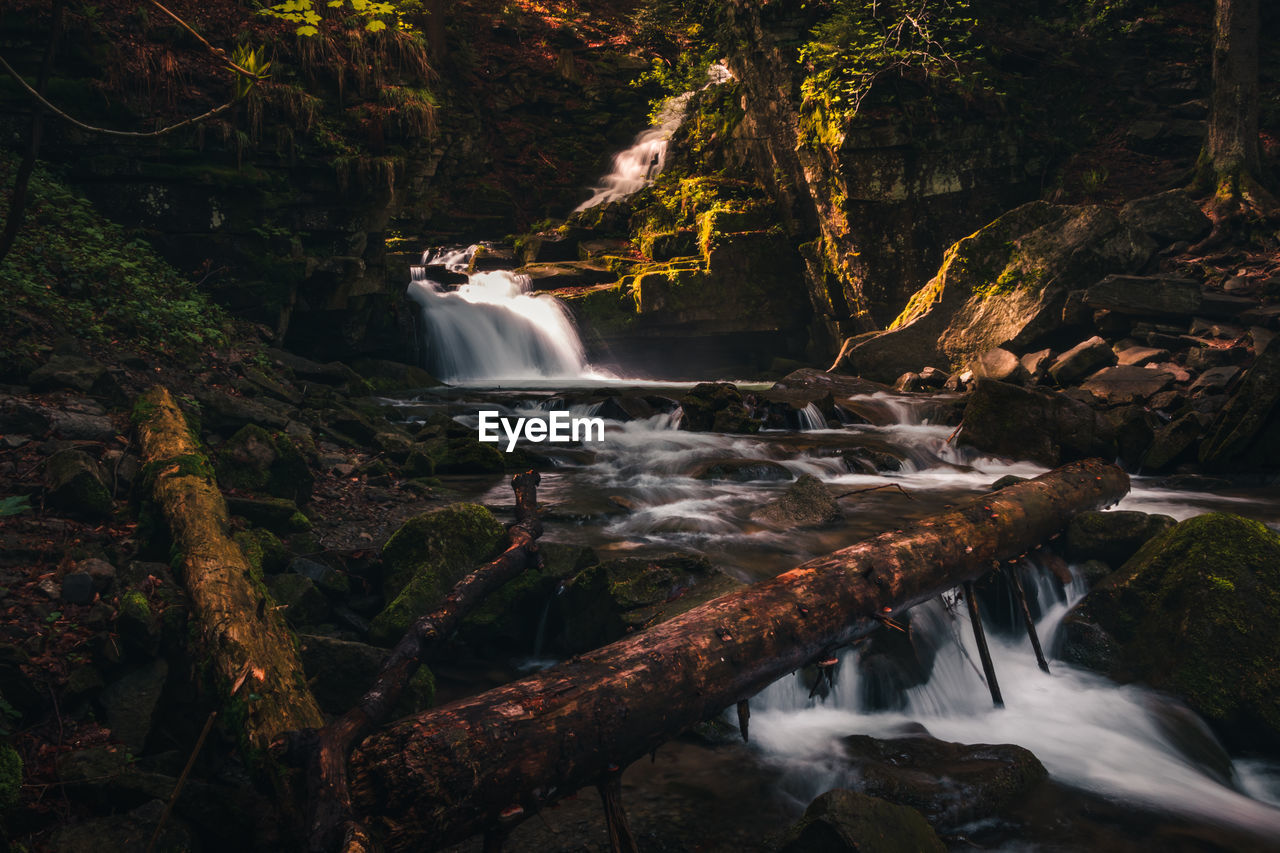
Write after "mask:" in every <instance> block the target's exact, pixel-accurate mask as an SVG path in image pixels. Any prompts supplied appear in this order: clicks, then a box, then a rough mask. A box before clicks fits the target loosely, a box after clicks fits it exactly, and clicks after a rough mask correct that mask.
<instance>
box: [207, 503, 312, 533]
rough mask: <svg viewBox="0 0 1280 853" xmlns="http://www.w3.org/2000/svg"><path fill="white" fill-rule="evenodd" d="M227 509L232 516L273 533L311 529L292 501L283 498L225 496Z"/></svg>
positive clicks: (308, 521) (308, 520) (308, 522)
mask: <svg viewBox="0 0 1280 853" xmlns="http://www.w3.org/2000/svg"><path fill="white" fill-rule="evenodd" d="M226 501H227V509H228V511H230V512H231V514H232V515H238V516H240V517H241V518H243V519H245V520H247V521H249V522H251V523H253V524H256V525H258V526H260V527H265V528H267V529H268V530H271V531H273V532H275V533H300V532H302V531H305V530H310V529H311V519H309V518H307V517H306V516H305V515H303V514H302V512H301V511H300V510H299V509H298V507H297V506H296V505H295V504H294V502H293V501H291V500H287V499H285V498H242V497H238V496H234V495H227V496H226Z"/></svg>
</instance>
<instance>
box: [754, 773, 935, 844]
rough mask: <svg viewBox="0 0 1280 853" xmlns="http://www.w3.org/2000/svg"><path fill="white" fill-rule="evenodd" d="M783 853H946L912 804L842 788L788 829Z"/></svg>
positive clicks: (829, 793)
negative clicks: (886, 799)
mask: <svg viewBox="0 0 1280 853" xmlns="http://www.w3.org/2000/svg"><path fill="white" fill-rule="evenodd" d="M777 849H778V853H943V851H945V850H946V849H947V846H946V845H945V844H943V843H942V840H941V839H940V838H938V835H937V833H936V832H934V831H933V827H931V826H929V822H928V821H927V820H925V818H924V815H922V814H920V812H918V811H916V810H915V809H913V808H910V807H908V806H900V805H895V804H893V803H890V802H887V801H885V800H882V799H879V798H878V797H869V796H867V795H866V794H860V793H857V792H856V791H849V790H846V789H844V788H836V789H835V790H832V791H827V792H826V793H825V794H823V795H822V796H820V797H818V798H817V799H816V800H814V801H813V802H812V803H810V804H809V807H808V808H807V809H805V811H804V815H803V816H802V817H801V818H800V820H799V821H797V822H796V824H795V825H794V826H792V827H791V828H790V829H789V830H787V834H786V835H785V836H784V837H783V839H782V842H781V843H780V844H779V846H778V848H777Z"/></svg>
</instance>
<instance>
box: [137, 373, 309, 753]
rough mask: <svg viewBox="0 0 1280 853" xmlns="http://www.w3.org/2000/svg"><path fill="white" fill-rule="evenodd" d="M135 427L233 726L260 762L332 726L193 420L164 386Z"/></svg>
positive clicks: (140, 407)
mask: <svg viewBox="0 0 1280 853" xmlns="http://www.w3.org/2000/svg"><path fill="white" fill-rule="evenodd" d="M134 418H135V421H136V423H137V426H138V436H139V438H140V440H141V443H142V462H143V465H144V468H143V471H144V473H145V476H146V479H147V481H148V483H149V485H150V491H151V493H152V496H153V497H154V498H155V501H156V503H157V504H159V506H160V508H161V510H162V511H163V512H164V517H165V520H166V521H167V522H168V524H169V530H170V532H171V533H172V535H173V543H174V548H175V549H176V550H177V552H178V553H179V554H180V555H181V573H180V574H181V581H182V584H183V586H184V587H186V590H187V594H188V595H189V596H190V597H191V602H192V606H193V610H194V615H195V618H196V622H197V624H198V625H199V630H200V635H199V636H200V641H201V643H202V645H203V652H204V654H205V655H207V657H208V662H209V665H210V668H211V670H212V671H213V672H214V673H215V674H216V676H217V680H218V683H219V687H220V689H222V690H224V691H225V692H226V693H225V699H226V704H227V708H226V709H225V711H224V713H223V717H224V719H228V720H229V721H231V723H232V725H233V726H234V727H235V728H236V729H237V730H239V731H241V732H243V734H244V740H245V743H246V745H247V746H248V747H249V748H250V750H253V751H256V752H258V754H261V753H262V751H264V750H266V749H267V748H268V746H269V745H270V743H271V740H272V738H273V737H274V736H275V735H277V734H279V733H281V732H285V731H291V730H295V729H305V728H312V727H319V726H321V725H323V723H324V717H323V716H322V715H321V713H320V709H319V707H317V705H316V702H315V699H314V698H313V697H312V695H311V691H310V690H309V689H308V688H307V683H306V678H305V676H304V675H303V671H302V663H301V661H300V660H299V659H298V652H297V648H296V645H295V643H294V639H293V635H292V634H290V633H289V631H288V629H287V628H286V627H285V625H284V619H283V617H282V616H281V615H280V613H279V612H278V611H277V610H276V608H275V604H274V602H273V601H272V600H271V596H270V594H269V593H268V592H267V591H266V588H265V587H264V586H263V585H262V581H261V580H260V579H259V578H257V577H255V574H254V569H253V568H252V567H250V565H249V562H248V560H246V559H245V557H244V554H243V553H242V552H241V551H240V546H238V545H237V544H236V543H235V542H234V541H232V539H231V537H230V535H229V534H228V529H227V521H228V520H227V505H226V502H225V501H224V500H223V499H222V493H221V492H220V491H218V485H217V483H216V482H215V481H214V478H213V474H212V472H211V470H210V468H209V460H208V459H207V458H206V457H205V455H204V453H203V452H202V451H201V449H200V446H199V444H198V442H197V441H196V439H195V438H194V437H193V436H192V434H191V429H190V427H189V426H188V425H187V421H186V418H184V417H183V415H182V412H181V411H180V410H179V409H178V407H177V405H176V404H175V403H174V402H173V397H172V396H170V394H169V392H168V391H167V390H166V389H165V388H162V387H159V386H157V387H155V388H152V389H151V390H150V391H148V392H146V393H145V394H143V395H142V397H141V398H140V399H139V400H138V403H137V405H136V406H135V407H134ZM251 754H252V753H251Z"/></svg>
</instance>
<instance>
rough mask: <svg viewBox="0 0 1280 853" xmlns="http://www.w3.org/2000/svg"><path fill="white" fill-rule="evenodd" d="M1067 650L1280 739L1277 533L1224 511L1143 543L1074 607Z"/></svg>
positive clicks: (1235, 730) (1231, 732) (1260, 738)
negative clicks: (1121, 565) (1120, 566)
mask: <svg viewBox="0 0 1280 853" xmlns="http://www.w3.org/2000/svg"><path fill="white" fill-rule="evenodd" d="M1067 623H1068V631H1067V647H1066V650H1067V652H1068V654H1069V656H1070V658H1069V659H1075V660H1077V661H1080V662H1082V663H1086V664H1088V665H1091V666H1093V667H1094V668H1096V669H1101V670H1102V671H1104V672H1106V673H1108V674H1109V675H1112V676H1113V677H1116V678H1120V679H1122V680H1140V681H1143V682H1145V683H1147V684H1150V685H1151V686H1153V687H1156V688H1158V689H1163V690H1168V691H1170V692H1172V693H1174V694H1176V695H1178V696H1180V697H1182V698H1183V699H1184V700H1186V702H1187V703H1188V704H1189V705H1190V706H1191V707H1192V708H1193V709H1194V710H1196V711H1197V712H1199V713H1200V714H1202V715H1203V716H1204V717H1205V718H1206V719H1208V720H1209V721H1210V722H1212V723H1215V724H1216V725H1217V726H1218V727H1219V730H1220V731H1222V732H1223V733H1224V734H1225V735H1227V736H1229V737H1231V738H1233V739H1238V740H1239V741H1240V742H1248V741H1252V742H1251V743H1250V745H1251V746H1253V747H1254V748H1256V747H1257V746H1259V745H1260V744H1270V745H1272V746H1274V745H1276V744H1280V658H1278V657H1277V654H1278V650H1280V535H1277V534H1276V533H1274V532H1272V531H1270V530H1268V529H1267V528H1266V526H1264V525H1262V524H1260V523H1258V522H1256V521H1250V520H1248V519H1245V518H1241V517H1239V516H1235V515H1228V514H1226V513H1210V514H1208V515H1201V516H1197V517H1196V518H1191V519H1188V520H1186V521H1183V522H1181V523H1179V524H1178V525H1177V526H1175V527H1173V528H1172V529H1170V530H1168V531H1166V532H1165V533H1163V534H1161V535H1160V536H1158V537H1156V538H1155V539H1152V540H1151V541H1149V542H1147V544H1146V545H1144V546H1143V547H1142V548H1141V549H1140V550H1139V551H1138V553H1137V554H1135V555H1134V556H1133V557H1132V558H1131V559H1130V560H1129V561H1128V562H1126V563H1125V564H1124V566H1123V567H1122V568H1120V569H1119V570H1118V571H1116V572H1114V573H1113V574H1111V575H1110V576H1108V577H1107V578H1106V579H1105V580H1104V581H1103V582H1102V583H1100V584H1099V585H1098V586H1097V588H1095V589H1094V590H1093V591H1092V592H1090V593H1089V595H1088V596H1086V597H1085V599H1084V600H1083V601H1082V602H1081V603H1080V604H1079V605H1077V606H1076V608H1075V609H1074V610H1072V612H1071V613H1070V614H1068V616H1067Z"/></svg>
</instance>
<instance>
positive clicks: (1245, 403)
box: [1199, 341, 1280, 470]
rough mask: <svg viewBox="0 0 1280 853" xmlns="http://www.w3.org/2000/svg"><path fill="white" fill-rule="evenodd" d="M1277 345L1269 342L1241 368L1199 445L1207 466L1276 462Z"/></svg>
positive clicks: (1279, 453) (1279, 452)
mask: <svg viewBox="0 0 1280 853" xmlns="http://www.w3.org/2000/svg"><path fill="white" fill-rule="evenodd" d="M1277 400H1280V344H1277V343H1276V342H1275V341H1272V342H1271V343H1270V344H1269V345H1268V346H1267V348H1266V349H1265V350H1263V351H1262V352H1261V353H1259V354H1258V357H1257V360H1256V361H1254V363H1253V366H1252V367H1250V368H1249V369H1248V370H1246V371H1245V374H1244V376H1243V377H1241V379H1240V382H1239V383H1238V384H1237V385H1236V387H1235V391H1234V392H1233V393H1232V395H1231V399H1230V400H1229V401H1228V402H1227V405H1226V406H1224V407H1223V408H1222V410H1221V411H1220V412H1219V413H1218V416H1217V418H1216V419H1215V420H1214V422H1213V426H1212V427H1211V428H1210V430H1209V433H1208V436H1207V437H1206V438H1205V440H1204V442H1202V443H1201V445H1200V451H1199V458H1200V462H1201V463H1202V464H1203V465H1205V466H1206V467H1208V468H1210V469H1215V470H1222V469H1225V468H1229V467H1244V468H1265V467H1274V466H1276V465H1280V441H1276V440H1275V438H1276V435H1277V433H1278V432H1280V417H1277V414H1276V409H1277V407H1276V402H1277Z"/></svg>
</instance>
